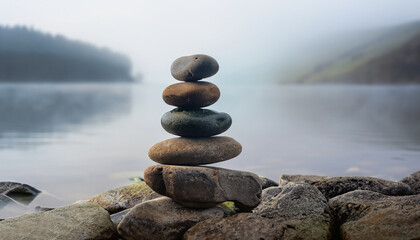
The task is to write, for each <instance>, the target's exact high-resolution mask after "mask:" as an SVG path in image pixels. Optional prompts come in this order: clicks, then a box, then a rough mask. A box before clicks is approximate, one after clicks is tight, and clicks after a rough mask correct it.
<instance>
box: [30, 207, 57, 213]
mask: <svg viewBox="0 0 420 240" xmlns="http://www.w3.org/2000/svg"><path fill="white" fill-rule="evenodd" d="M54 209H55V208H49V207H41V206H36V207H35V211H36V212H47V211H51V210H54Z"/></svg>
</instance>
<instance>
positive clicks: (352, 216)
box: [329, 190, 420, 240]
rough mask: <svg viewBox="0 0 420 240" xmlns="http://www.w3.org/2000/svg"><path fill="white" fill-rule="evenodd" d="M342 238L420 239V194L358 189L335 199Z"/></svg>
mask: <svg viewBox="0 0 420 240" xmlns="http://www.w3.org/2000/svg"><path fill="white" fill-rule="evenodd" d="M329 205H330V208H331V210H332V211H333V213H334V215H335V216H336V221H337V222H339V223H341V226H337V227H339V229H338V233H337V235H339V236H340V238H341V239H346V240H351V239H357V240H360V239H364V240H369V239H372V240H373V239H395V240H397V239H420V196H419V195H412V196H386V195H383V194H380V193H376V192H372V191H366V190H357V191H353V192H349V193H346V194H344V195H340V196H337V197H335V198H332V199H331V200H330V201H329Z"/></svg>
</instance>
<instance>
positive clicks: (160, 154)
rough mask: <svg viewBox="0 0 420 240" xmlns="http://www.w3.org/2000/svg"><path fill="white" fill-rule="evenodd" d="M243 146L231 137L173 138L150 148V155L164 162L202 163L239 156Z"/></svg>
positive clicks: (181, 163)
mask: <svg viewBox="0 0 420 240" xmlns="http://www.w3.org/2000/svg"><path fill="white" fill-rule="evenodd" d="M241 151H242V146H241V144H239V143H238V142H237V141H235V139H233V138H230V137H210V138H171V139H167V140H165V141H162V142H158V143H156V144H155V145H153V146H152V147H151V148H150V149H149V157H150V159H152V160H153V161H155V162H157V163H162V164H173V165H202V164H210V163H216V162H222V161H226V160H229V159H232V158H234V157H236V156H238V155H239V154H240V153H241Z"/></svg>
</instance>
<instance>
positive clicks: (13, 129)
mask: <svg viewBox="0 0 420 240" xmlns="http://www.w3.org/2000/svg"><path fill="white" fill-rule="evenodd" d="M130 108H131V90H130V87H129V85H117V84H111V85H101V84H59V85H48V84H0V148H14V147H25V146H28V145H32V144H43V143H47V142H48V140H46V139H50V138H51V137H52V135H54V136H55V137H57V138H60V137H62V136H63V134H64V135H65V134H66V133H67V132H70V131H74V130H75V129H79V128H81V127H84V126H88V125H92V124H96V123H105V122H109V121H112V120H113V119H116V118H119V117H121V116H124V115H127V114H129V112H130ZM45 136H47V137H45Z"/></svg>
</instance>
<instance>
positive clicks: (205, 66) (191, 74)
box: [171, 54, 219, 82]
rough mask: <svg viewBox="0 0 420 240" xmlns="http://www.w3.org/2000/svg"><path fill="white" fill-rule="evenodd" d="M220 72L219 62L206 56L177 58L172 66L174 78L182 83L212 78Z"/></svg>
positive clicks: (197, 55)
mask: <svg viewBox="0 0 420 240" xmlns="http://www.w3.org/2000/svg"><path fill="white" fill-rule="evenodd" d="M217 71H219V64H218V63H217V61H216V60H215V59H214V58H212V57H210V56H207V55H204V54H196V55H192V56H184V57H180V58H177V59H176V60H175V61H174V62H173V63H172V65H171V74H172V76H173V77H174V78H175V79H177V80H180V81H185V82H194V81H198V80H200V79H203V78H207V77H211V76H213V75H214V74H216V73H217Z"/></svg>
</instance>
